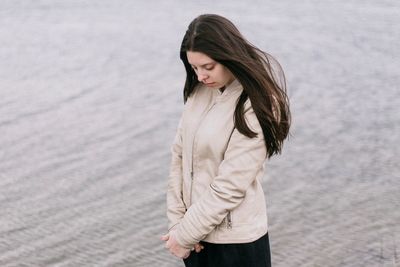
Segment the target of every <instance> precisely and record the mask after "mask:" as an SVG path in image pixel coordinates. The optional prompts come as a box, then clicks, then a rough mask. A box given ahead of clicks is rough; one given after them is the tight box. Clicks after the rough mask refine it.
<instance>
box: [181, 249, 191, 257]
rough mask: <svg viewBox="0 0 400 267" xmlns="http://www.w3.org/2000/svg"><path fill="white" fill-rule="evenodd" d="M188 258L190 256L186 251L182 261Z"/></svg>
mask: <svg viewBox="0 0 400 267" xmlns="http://www.w3.org/2000/svg"><path fill="white" fill-rule="evenodd" d="M189 256H190V250H188V251H187V252H186V254H185V255H184V256H183V258H182V259H187V258H189Z"/></svg>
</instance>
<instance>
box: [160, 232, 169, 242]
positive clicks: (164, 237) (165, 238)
mask: <svg viewBox="0 0 400 267" xmlns="http://www.w3.org/2000/svg"><path fill="white" fill-rule="evenodd" d="M168 239H169V233H168V234H165V235H163V236H161V240H162V241H168Z"/></svg>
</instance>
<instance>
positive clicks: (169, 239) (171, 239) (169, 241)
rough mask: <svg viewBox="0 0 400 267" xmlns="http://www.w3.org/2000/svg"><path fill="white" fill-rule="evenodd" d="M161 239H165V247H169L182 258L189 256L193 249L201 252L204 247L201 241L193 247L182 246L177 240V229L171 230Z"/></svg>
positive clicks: (170, 250)
mask: <svg viewBox="0 0 400 267" xmlns="http://www.w3.org/2000/svg"><path fill="white" fill-rule="evenodd" d="M161 240H163V241H165V248H167V249H168V250H169V252H171V254H173V255H175V256H176V257H178V258H181V259H186V258H187V257H189V255H190V252H192V251H196V252H197V253H199V252H200V251H201V250H202V249H203V248H204V247H203V245H201V244H200V243H197V244H195V245H194V246H193V248H192V249H187V248H184V247H181V246H180V245H179V243H178V242H177V241H176V238H175V230H171V231H170V232H169V233H168V234H165V235H163V236H162V237H161Z"/></svg>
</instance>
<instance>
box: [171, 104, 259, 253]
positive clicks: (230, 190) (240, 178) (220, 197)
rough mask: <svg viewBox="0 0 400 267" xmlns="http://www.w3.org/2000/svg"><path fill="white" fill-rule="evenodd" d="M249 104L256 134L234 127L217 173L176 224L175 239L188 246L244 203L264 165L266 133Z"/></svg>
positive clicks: (248, 115)
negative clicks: (242, 132) (252, 136)
mask: <svg viewBox="0 0 400 267" xmlns="http://www.w3.org/2000/svg"><path fill="white" fill-rule="evenodd" d="M246 104H247V105H245V108H246V109H245V110H246V111H245V114H244V116H245V119H246V121H247V124H248V126H249V127H250V128H251V129H252V130H253V131H255V132H256V133H257V137H254V138H249V137H247V136H245V135H243V134H241V133H240V132H239V131H238V130H237V129H234V131H233V133H232V136H231V138H230V141H229V143H228V147H227V150H226V152H225V155H224V160H223V161H222V162H221V164H220V166H219V169H218V175H217V176H216V177H215V178H214V180H213V182H212V183H211V185H210V187H209V188H208V190H206V191H205V193H204V195H203V196H202V198H201V199H200V200H199V201H198V202H196V203H195V204H193V205H192V206H191V207H190V208H189V209H188V211H187V212H186V214H185V216H184V218H183V219H182V220H181V221H180V223H179V225H178V226H177V228H176V229H177V231H176V235H175V236H176V239H177V241H178V243H179V244H180V245H181V246H183V247H185V248H191V247H192V246H193V245H194V244H196V243H197V242H199V241H201V240H202V239H204V238H205V236H206V235H207V234H208V233H210V232H211V231H212V230H213V229H214V228H215V227H216V226H217V225H219V224H220V223H221V222H222V220H223V219H224V218H225V217H226V216H227V214H228V212H229V211H231V210H233V209H234V208H236V207H237V206H239V205H240V203H242V201H243V199H244V197H245V195H246V191H247V189H248V187H249V186H250V185H251V184H252V183H253V182H254V180H255V179H256V175H257V172H258V171H259V170H260V169H261V168H263V164H264V162H265V159H266V155H267V151H266V147H265V142H264V135H263V132H262V129H261V126H260V124H259V122H258V119H257V117H256V115H255V113H254V111H253V109H252V108H251V105H250V102H249V101H248V102H246Z"/></svg>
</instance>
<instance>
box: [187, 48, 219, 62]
mask: <svg viewBox="0 0 400 267" xmlns="http://www.w3.org/2000/svg"><path fill="white" fill-rule="evenodd" d="M186 56H187V58H188V61H189V64H190V65H193V66H203V65H207V64H211V63H214V62H215V60H213V59H212V58H210V57H209V56H207V55H206V54H204V53H201V52H193V51H187V52H186Z"/></svg>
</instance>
